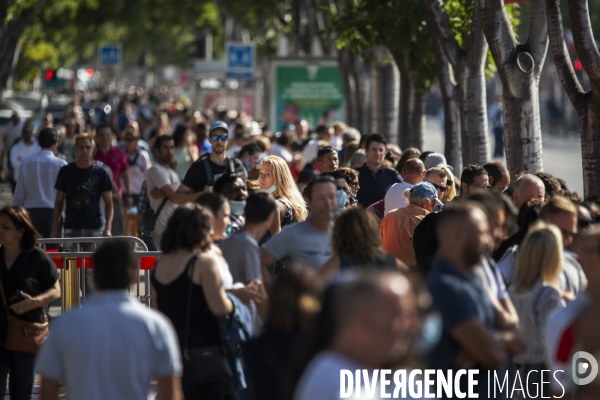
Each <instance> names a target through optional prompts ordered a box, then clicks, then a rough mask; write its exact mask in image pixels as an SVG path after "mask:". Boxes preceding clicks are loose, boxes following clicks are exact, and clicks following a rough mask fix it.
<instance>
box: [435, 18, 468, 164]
mask: <svg viewBox="0 0 600 400" xmlns="http://www.w3.org/2000/svg"><path fill="white" fill-rule="evenodd" d="M430 25H432V24H431V23H430ZM431 34H432V39H433V51H434V53H435V62H436V69H437V75H438V83H439V86H440V92H441V94H442V103H443V108H444V137H445V140H444V155H445V156H446V162H447V163H448V165H451V166H452V168H454V171H456V173H459V171H461V170H462V159H461V140H460V108H459V106H458V88H457V87H456V83H455V82H454V78H453V76H452V68H451V67H450V62H449V61H448V57H446V53H444V49H443V48H442V44H441V42H440V40H439V37H438V35H437V32H436V31H435V28H433V26H432V27H431Z"/></svg>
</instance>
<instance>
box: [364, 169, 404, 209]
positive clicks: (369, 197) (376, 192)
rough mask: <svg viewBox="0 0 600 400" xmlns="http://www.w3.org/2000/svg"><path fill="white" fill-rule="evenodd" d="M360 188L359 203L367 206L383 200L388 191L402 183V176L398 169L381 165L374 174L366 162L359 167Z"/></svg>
mask: <svg viewBox="0 0 600 400" xmlns="http://www.w3.org/2000/svg"><path fill="white" fill-rule="evenodd" d="M357 171H358V183H359V184H360V189H359V190H358V193H357V195H356V199H357V200H358V204H360V206H361V207H363V208H367V207H369V206H370V205H371V204H373V203H376V202H378V201H379V200H383V198H384V197H385V194H386V193H387V191H388V190H389V189H390V188H391V187H392V186H393V185H394V184H395V183H401V182H402V178H401V177H400V175H398V172H396V170H393V169H390V168H384V167H381V168H379V169H378V170H377V172H376V173H375V174H374V173H373V171H371V168H369V167H368V166H367V164H366V163H365V164H364V165H363V166H362V167H360V168H358V169H357Z"/></svg>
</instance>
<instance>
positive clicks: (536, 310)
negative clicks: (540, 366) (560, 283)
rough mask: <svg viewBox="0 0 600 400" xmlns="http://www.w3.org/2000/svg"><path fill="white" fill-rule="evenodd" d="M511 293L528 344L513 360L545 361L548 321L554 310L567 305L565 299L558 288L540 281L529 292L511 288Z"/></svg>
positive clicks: (518, 362)
mask: <svg viewBox="0 0 600 400" xmlns="http://www.w3.org/2000/svg"><path fill="white" fill-rule="evenodd" d="M509 294H510V299H511V300H512V302H513V304H514V306H515V309H516V310H517V313H518V314H519V320H520V327H519V330H520V331H521V334H522V335H523V338H524V339H525V343H526V344H527V349H526V350H525V351H524V352H523V353H521V354H519V355H517V356H515V357H514V358H513V361H514V362H515V363H517V364H533V363H543V362H545V361H546V346H545V344H544V335H545V330H546V322H547V321H548V318H549V317H550V315H551V314H553V312H554V311H557V310H560V309H562V308H564V307H565V301H564V300H563V299H562V298H561V296H560V293H559V292H558V290H557V289H556V288H554V287H553V286H549V285H543V284H542V283H541V282H540V281H538V283H536V284H535V286H534V287H533V288H531V289H530V290H529V291H527V292H524V293H515V291H514V289H513V288H511V289H510V291H509Z"/></svg>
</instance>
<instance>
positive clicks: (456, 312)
mask: <svg viewBox="0 0 600 400" xmlns="http://www.w3.org/2000/svg"><path fill="white" fill-rule="evenodd" d="M427 287H428V288H429V291H430V292H431V296H432V298H433V303H434V305H435V307H436V308H437V309H438V311H439V313H440V316H441V318H442V324H443V328H442V335H441V337H440V341H439V342H438V344H437V345H436V346H435V347H434V348H433V350H432V351H431V353H430V354H429V357H428V361H427V364H428V365H427V368H435V369H441V370H443V371H445V370H448V369H450V370H452V371H453V372H455V371H457V370H459V369H462V368H461V367H459V366H458V365H456V364H455V363H454V360H455V359H456V355H457V354H458V351H459V350H460V348H461V345H460V344H459V343H458V342H457V341H456V339H454V337H453V336H452V330H453V329H454V328H455V327H457V326H458V325H460V324H462V323H464V322H466V321H468V320H470V319H472V318H477V319H479V320H480V321H481V322H482V323H483V325H484V326H485V327H486V328H487V329H488V331H490V332H492V333H493V332H494V331H495V329H496V328H495V323H494V321H495V310H494V308H493V306H492V303H491V302H490V299H489V297H488V295H487V294H486V292H485V290H484V289H483V286H482V285H481V284H480V283H479V280H477V278H476V277H475V276H474V275H466V274H464V273H462V272H460V271H459V270H457V269H456V268H455V267H454V266H452V265H451V264H449V263H448V262H446V261H444V260H441V259H440V258H436V260H435V261H434V263H433V268H432V270H431V272H430V274H429V276H428V278H427ZM470 369H478V370H479V374H478V375H475V379H476V380H477V381H478V384H477V385H476V386H475V390H474V391H475V393H479V398H480V399H482V398H483V399H486V398H487V392H488V370H487V369H486V368H484V367H482V366H481V365H475V366H474V367H472V368H470ZM496 373H497V374H498V376H499V377H504V370H497V371H496ZM453 376H454V375H453ZM493 376H494V375H493V371H492V373H491V377H492V382H493ZM460 386H461V390H462V391H463V392H464V393H467V390H468V381H467V376H466V375H463V376H462V377H461V385H460ZM442 393H444V391H443V390H442ZM497 396H501V395H500V393H497ZM444 398H445V397H444ZM496 398H498V399H500V398H503V397H496Z"/></svg>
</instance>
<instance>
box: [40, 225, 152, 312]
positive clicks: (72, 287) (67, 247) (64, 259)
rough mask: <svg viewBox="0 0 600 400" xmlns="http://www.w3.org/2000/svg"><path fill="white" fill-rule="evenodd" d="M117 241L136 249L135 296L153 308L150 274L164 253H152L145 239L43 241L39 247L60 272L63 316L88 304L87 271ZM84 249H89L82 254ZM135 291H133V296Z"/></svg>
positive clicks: (117, 237)
mask: <svg viewBox="0 0 600 400" xmlns="http://www.w3.org/2000/svg"><path fill="white" fill-rule="evenodd" d="M114 240H121V241H126V242H129V243H131V245H132V246H134V254H135V256H136V257H137V258H138V270H137V277H136V283H135V289H134V290H135V294H136V296H137V298H138V299H139V300H140V301H141V302H142V303H144V304H145V305H146V306H148V307H149V306H150V300H151V298H152V293H151V284H150V271H151V270H152V269H153V268H154V264H155V263H156V260H157V259H158V258H159V257H160V255H161V254H162V253H161V252H160V251H148V247H147V246H146V244H145V243H144V242H143V241H142V240H141V239H139V238H136V237H133V236H115V237H81V238H48V239H40V240H38V244H39V246H40V247H41V248H43V249H44V250H45V251H46V253H47V254H48V255H49V256H50V258H51V259H52V261H54V263H55V265H56V267H57V268H58V270H59V271H60V275H61V305H60V310H61V313H62V312H64V311H66V310H69V309H71V308H73V307H78V306H79V305H80V304H81V302H82V301H84V300H85V295H86V286H87V285H89V282H87V278H86V276H89V274H87V273H86V270H89V269H91V268H92V267H93V256H94V252H95V251H96V249H97V247H98V246H99V245H100V244H102V243H103V242H107V241H114ZM48 245H53V247H55V246H58V248H57V249H54V248H53V249H48V248H47V247H48ZM82 247H85V248H86V249H85V250H84V251H82ZM88 289H89V287H88ZM131 290H132V288H131V287H130V290H129V291H130V293H131ZM87 291H89V290H87Z"/></svg>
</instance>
